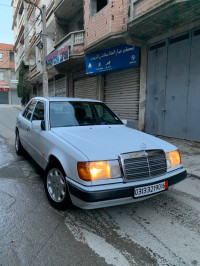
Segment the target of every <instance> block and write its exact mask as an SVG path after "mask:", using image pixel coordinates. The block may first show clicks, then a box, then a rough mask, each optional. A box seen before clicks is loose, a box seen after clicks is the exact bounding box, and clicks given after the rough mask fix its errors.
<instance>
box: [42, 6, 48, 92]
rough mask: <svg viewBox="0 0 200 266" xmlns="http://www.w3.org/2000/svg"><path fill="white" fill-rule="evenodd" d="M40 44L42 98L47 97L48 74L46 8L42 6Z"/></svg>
mask: <svg viewBox="0 0 200 266" xmlns="http://www.w3.org/2000/svg"><path fill="white" fill-rule="evenodd" d="M41 16H42V44H43V52H42V82H43V96H44V97H48V96H49V89H48V73H47V66H46V59H45V57H46V55H47V27H46V6H45V5H43V6H42V13H41Z"/></svg>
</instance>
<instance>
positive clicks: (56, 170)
mask: <svg viewBox="0 0 200 266" xmlns="http://www.w3.org/2000/svg"><path fill="white" fill-rule="evenodd" d="M65 177H66V175H65V172H64V170H63V168H62V166H61V165H60V164H59V163H58V162H51V163H50V164H49V166H48V167H47V169H46V171H45V180H44V187H45V191H46V194H47V198H48V200H49V201H50V203H51V205H52V206H53V207H55V208H56V209H59V210H64V209H66V208H67V207H69V206H71V199H70V196H69V192H68V187H67V182H66V179H65Z"/></svg>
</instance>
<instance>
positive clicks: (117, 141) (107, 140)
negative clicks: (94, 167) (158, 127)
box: [51, 125, 176, 161]
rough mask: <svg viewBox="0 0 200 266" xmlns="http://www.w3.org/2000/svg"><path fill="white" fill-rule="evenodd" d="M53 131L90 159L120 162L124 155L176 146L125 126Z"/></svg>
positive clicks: (81, 127)
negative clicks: (119, 157) (116, 160)
mask: <svg viewBox="0 0 200 266" xmlns="http://www.w3.org/2000/svg"><path fill="white" fill-rule="evenodd" d="M51 131H52V132H53V133H54V134H56V135H57V136H59V137H60V138H62V139H63V140H65V141H67V142H68V143H70V144H71V145H73V146H74V147H75V148H77V149H78V150H80V151H81V152H82V153H84V154H85V155H86V156H87V158H88V160H89V161H91V160H109V159H118V156H119V155H120V154H122V153H127V152H134V151H140V150H144V149H145V150H152V149H162V150H164V151H165V152H168V151H171V150H175V149H176V147H175V146H173V145H171V144H169V143H168V142H165V141H163V140H161V139H158V138H155V137H153V136H151V135H148V134H145V133H142V132H140V131H138V130H134V129H131V128H128V127H126V126H124V125H113V126H107V125H102V126H101V125H100V126H99V125H98V126H77V127H63V128H52V129H51Z"/></svg>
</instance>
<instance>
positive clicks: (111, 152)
mask: <svg viewBox="0 0 200 266" xmlns="http://www.w3.org/2000/svg"><path fill="white" fill-rule="evenodd" d="M15 132H16V142H15V148H16V153H17V154H18V155H21V154H22V153H23V151H24V150H26V151H27V152H28V153H29V154H30V155H31V157H32V158H33V159H34V160H35V161H36V162H37V163H38V164H39V165H40V167H41V168H42V169H43V170H44V175H45V177H44V186H45V191H46V194H47V197H48V199H49V201H50V203H51V204H52V205H53V206H54V207H55V208H57V209H65V208H66V207H67V206H69V205H71V204H74V205H76V206H78V207H80V208H83V209H94V208H101V207H107V206H113V205H119V204H125V203H131V202H134V201H139V200H144V199H146V198H148V197H151V196H154V195H156V194H159V193H161V192H164V191H166V190H168V188H169V187H171V186H172V185H174V184H176V183H178V182H180V181H181V180H183V179H185V178H186V176H187V173H186V170H185V169H184V168H183V166H182V165H181V156H180V153H179V151H178V149H177V148H176V147H175V146H173V145H171V144H169V143H167V142H165V141H163V140H160V139H158V138H155V137H153V136H151V135H148V134H145V133H142V132H140V131H137V130H134V129H131V128H129V127H127V126H126V125H124V124H123V122H122V121H121V120H120V119H119V118H118V117H117V115H115V114H114V113H113V112H112V111H111V110H110V109H109V108H108V107H107V106H106V105H105V104H104V103H103V102H100V101H96V100H89V99H76V98H56V97H55V98H43V97H36V98H33V99H32V100H31V101H30V102H29V103H28V104H27V106H26V107H25V108H24V110H23V111H22V112H21V113H19V115H18V116H17V121H16V130H15Z"/></svg>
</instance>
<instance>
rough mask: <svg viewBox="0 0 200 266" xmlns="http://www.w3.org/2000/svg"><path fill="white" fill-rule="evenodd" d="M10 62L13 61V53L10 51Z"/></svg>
mask: <svg viewBox="0 0 200 266" xmlns="http://www.w3.org/2000/svg"><path fill="white" fill-rule="evenodd" d="M10 62H14V53H13V52H10Z"/></svg>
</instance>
